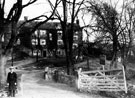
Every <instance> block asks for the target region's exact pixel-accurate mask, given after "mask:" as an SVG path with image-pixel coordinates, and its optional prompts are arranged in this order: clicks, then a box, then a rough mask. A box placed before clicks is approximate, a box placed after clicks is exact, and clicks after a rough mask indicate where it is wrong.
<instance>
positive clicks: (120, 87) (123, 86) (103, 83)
mask: <svg viewBox="0 0 135 98" xmlns="http://www.w3.org/2000/svg"><path fill="white" fill-rule="evenodd" d="M78 76H79V77H78V89H80V90H87V91H91V90H96V91H124V92H125V93H127V83H126V79H125V71H124V67H123V68H122V69H114V70H95V71H84V72H79V73H78Z"/></svg>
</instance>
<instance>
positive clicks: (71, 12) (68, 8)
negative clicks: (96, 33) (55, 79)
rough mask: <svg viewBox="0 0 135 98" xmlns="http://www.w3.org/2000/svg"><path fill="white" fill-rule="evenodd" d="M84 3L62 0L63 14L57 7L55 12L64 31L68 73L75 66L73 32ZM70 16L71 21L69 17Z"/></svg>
mask: <svg viewBox="0 0 135 98" xmlns="http://www.w3.org/2000/svg"><path fill="white" fill-rule="evenodd" d="M83 3H84V0H80V1H79V2H77V0H72V1H71V0H61V6H62V10H63V12H62V15H61V14H60V11H59V10H58V9H57V10H56V12H55V16H56V17H57V18H58V20H59V21H60V23H61V28H62V33H63V42H64V47H65V53H66V61H67V73H68V74H71V73H72V70H73V68H74V66H73V63H72V45H73V34H74V30H75V29H74V28H75V25H74V22H75V19H76V17H77V15H78V13H79V11H80V9H81V7H82V5H83ZM50 5H51V7H52V10H53V9H54V7H53V5H52V3H51V2H50ZM69 17H70V21H69V22H68V19H69Z"/></svg>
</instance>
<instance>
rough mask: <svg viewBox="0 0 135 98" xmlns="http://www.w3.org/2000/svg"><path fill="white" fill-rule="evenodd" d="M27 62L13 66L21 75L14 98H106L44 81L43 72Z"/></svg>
mask: <svg viewBox="0 0 135 98" xmlns="http://www.w3.org/2000/svg"><path fill="white" fill-rule="evenodd" d="M28 61H29V62H30V60H28ZM28 61H27V60H26V61H22V62H19V65H18V63H17V64H15V65H16V67H17V69H16V70H15V71H16V72H17V73H19V74H20V73H22V77H21V82H20V87H21V89H19V90H18V93H17V94H16V97H15V98H107V97H103V96H100V95H96V94H92V93H84V92H78V91H77V90H76V88H73V87H70V86H68V85H66V84H62V83H55V82H54V81H46V80H44V79H43V71H44V70H43V69H40V70H39V69H37V68H36V67H35V66H34V63H32V62H31V64H27V63H28ZM32 61H33V60H32ZM21 63H22V64H21ZM23 63H25V64H23ZM27 65H28V66H27ZM22 66H24V67H22ZM2 98H6V97H2Z"/></svg>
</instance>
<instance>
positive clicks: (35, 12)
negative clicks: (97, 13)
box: [5, 0, 123, 36]
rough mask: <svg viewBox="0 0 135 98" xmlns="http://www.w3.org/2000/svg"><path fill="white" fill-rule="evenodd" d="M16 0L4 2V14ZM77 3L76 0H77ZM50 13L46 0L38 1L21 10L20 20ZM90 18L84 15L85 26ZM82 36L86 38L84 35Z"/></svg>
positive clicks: (81, 23)
mask: <svg viewBox="0 0 135 98" xmlns="http://www.w3.org/2000/svg"><path fill="white" fill-rule="evenodd" d="M15 1H16V0H6V8H5V9H6V12H8V11H9V9H10V8H11V7H12V5H13V2H15ZM28 1H29V0H23V3H24V4H25V3H27V2H28ZM51 1H52V2H53V3H54V2H55V0H51ZM77 1H78V0H77ZM104 1H107V2H109V1H110V0H104ZM114 1H115V2H117V0H112V2H114ZM122 1H123V0H120V1H119V5H121V4H122ZM50 11H51V8H50V6H49V4H48V3H47V0H38V1H37V2H36V3H34V4H32V5H30V6H28V7H26V8H25V9H23V12H22V15H21V18H20V20H23V19H24V16H28V18H29V19H31V18H34V17H36V16H39V15H42V14H43V13H45V15H46V14H48V15H49V12H50ZM79 16H81V15H79ZM89 17H90V16H88V15H86V16H85V22H86V24H88V23H89V22H90V18H89ZM79 20H80V25H81V26H82V25H84V24H83V22H82V21H81V17H79ZM84 36H86V35H85V34H84Z"/></svg>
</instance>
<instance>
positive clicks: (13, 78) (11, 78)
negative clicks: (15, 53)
mask: <svg viewBox="0 0 135 98" xmlns="http://www.w3.org/2000/svg"><path fill="white" fill-rule="evenodd" d="M9 69H10V72H9V73H8V76H7V85H8V90H9V95H8V96H11V97H15V91H16V85H17V74H16V73H15V72H14V67H10V68H9Z"/></svg>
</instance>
